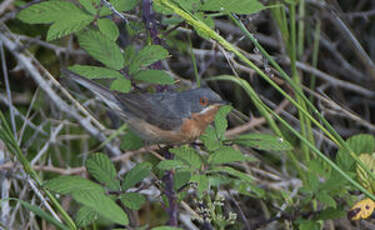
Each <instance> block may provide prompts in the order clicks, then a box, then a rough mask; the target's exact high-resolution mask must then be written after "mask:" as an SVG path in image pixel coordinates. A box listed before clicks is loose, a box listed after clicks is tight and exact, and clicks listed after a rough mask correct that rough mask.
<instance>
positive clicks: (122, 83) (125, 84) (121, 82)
mask: <svg viewBox="0 0 375 230" xmlns="http://www.w3.org/2000/svg"><path fill="white" fill-rule="evenodd" d="M131 88H132V85H131V82H130V80H129V79H126V78H125V77H122V78H117V79H116V80H114V81H113V82H112V84H111V87H110V89H111V90H116V91H119V92H122V93H128V92H129V91H130V90H131Z"/></svg>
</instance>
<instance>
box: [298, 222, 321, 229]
mask: <svg viewBox="0 0 375 230" xmlns="http://www.w3.org/2000/svg"><path fill="white" fill-rule="evenodd" d="M298 222H299V224H298V229H299V230H319V229H320V225H319V224H318V223H316V222H315V221H312V220H300V221H298Z"/></svg>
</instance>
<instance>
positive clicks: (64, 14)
mask: <svg viewBox="0 0 375 230" xmlns="http://www.w3.org/2000/svg"><path fill="white" fill-rule="evenodd" d="M17 18H18V19H20V20H21V21H23V22H25V23H30V24H41V23H53V24H52V25H51V27H50V29H49V30H48V34H47V40H48V41H51V40H54V39H57V38H61V37H63V36H65V35H68V34H71V33H75V32H78V31H80V30H82V29H83V28H85V27H86V26H87V25H89V24H90V23H91V22H92V21H93V20H94V16H92V15H89V14H86V13H85V12H84V11H82V10H81V9H79V8H78V7H77V6H75V5H74V4H73V3H71V2H67V1H59V0H53V1H47V2H42V3H39V4H34V5H32V6H30V7H28V8H26V9H24V10H22V11H20V13H19V14H18V15H17Z"/></svg>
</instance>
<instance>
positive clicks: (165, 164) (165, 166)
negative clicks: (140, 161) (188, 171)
mask: <svg viewBox="0 0 375 230" xmlns="http://www.w3.org/2000/svg"><path fill="white" fill-rule="evenodd" d="M156 167H157V168H158V169H161V170H171V169H178V168H187V167H188V165H186V164H185V163H184V162H182V161H179V160H163V161H161V162H160V163H159V164H158V165H157V166H156Z"/></svg>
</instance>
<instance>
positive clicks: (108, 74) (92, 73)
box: [68, 65, 124, 79]
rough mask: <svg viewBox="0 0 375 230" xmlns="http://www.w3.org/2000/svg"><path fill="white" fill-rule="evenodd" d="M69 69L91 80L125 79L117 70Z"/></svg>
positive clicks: (76, 66)
mask: <svg viewBox="0 0 375 230" xmlns="http://www.w3.org/2000/svg"><path fill="white" fill-rule="evenodd" d="M68 69H69V70H71V71H73V72H75V73H77V74H79V75H82V76H85V77H87V78H89V79H103V78H124V76H123V75H122V74H121V73H119V72H118V71H116V70H113V69H108V68H105V67H99V66H90V65H74V66H70V67H69V68H68Z"/></svg>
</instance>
